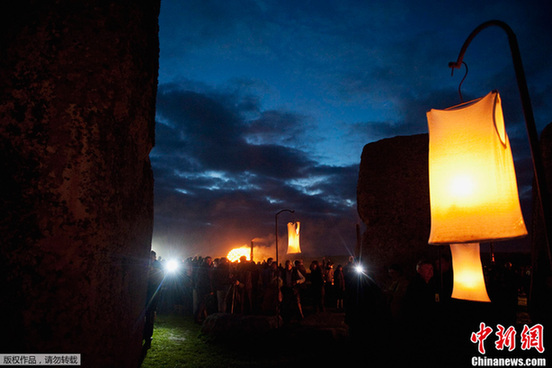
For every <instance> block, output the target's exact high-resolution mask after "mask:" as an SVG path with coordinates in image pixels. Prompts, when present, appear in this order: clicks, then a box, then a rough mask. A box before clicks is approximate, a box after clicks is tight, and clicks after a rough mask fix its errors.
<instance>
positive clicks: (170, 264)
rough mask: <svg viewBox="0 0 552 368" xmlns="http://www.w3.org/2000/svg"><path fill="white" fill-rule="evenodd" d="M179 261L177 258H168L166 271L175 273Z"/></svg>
mask: <svg viewBox="0 0 552 368" xmlns="http://www.w3.org/2000/svg"><path fill="white" fill-rule="evenodd" d="M178 266H179V265H178V261H177V260H176V259H171V260H168V261H167V263H166V264H165V271H167V272H169V273H174V272H176V270H178Z"/></svg>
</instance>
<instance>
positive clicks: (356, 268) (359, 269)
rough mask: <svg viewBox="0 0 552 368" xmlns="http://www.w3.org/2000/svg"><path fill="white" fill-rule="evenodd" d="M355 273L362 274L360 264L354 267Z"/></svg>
mask: <svg viewBox="0 0 552 368" xmlns="http://www.w3.org/2000/svg"><path fill="white" fill-rule="evenodd" d="M355 271H356V273H358V274H362V273H364V267H362V265H360V264H357V265H356V266H355Z"/></svg>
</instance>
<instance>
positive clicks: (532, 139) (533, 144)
mask: <svg viewBox="0 0 552 368" xmlns="http://www.w3.org/2000/svg"><path fill="white" fill-rule="evenodd" d="M491 26H497V27H500V28H502V29H503V30H504V31H505V32H506V34H507V35H508V42H509V44H510V52H511V53H512V61H513V64H514V70H515V73H516V79H517V85H518V90H519V95H520V98H521V106H522V108H523V116H524V117H525V127H526V128H527V135H528V137H529V146H530V148H531V158H532V161H533V173H534V175H535V184H536V186H537V194H538V196H539V200H540V208H541V211H540V214H541V217H542V221H543V224H544V230H545V231H544V233H545V239H546V245H547V251H548V262H549V263H550V266H551V267H552V251H551V249H550V241H551V240H552V228H551V227H550V219H552V211H551V210H550V197H549V195H548V187H547V186H546V177H545V172H544V165H543V163H542V154H541V150H540V146H539V136H538V133H537V127H536V125H535V117H534V115H533V107H532V106H531V98H530V97H529V90H528V88H527V80H526V78H525V71H524V70H523V64H522V62H521V54H520V52H519V45H518V42H517V38H516V35H515V33H514V31H513V30H512V28H510V26H509V25H508V24H506V23H504V22H502V21H500V20H490V21H488V22H485V23H483V24H481V25H480V26H479V27H477V28H476V29H474V30H473V31H472V33H470V35H469V36H468V38H467V39H466V41H465V42H464V45H462V49H461V50H460V54H459V55H458V59H457V60H456V61H451V62H450V63H449V67H450V68H452V71H453V72H454V69H459V68H460V67H461V66H462V60H463V59H464V53H465V52H466V50H467V48H468V46H469V45H470V43H471V41H472V40H473V39H474V38H475V36H477V34H479V32H481V31H482V30H484V29H485V28H488V27H491Z"/></svg>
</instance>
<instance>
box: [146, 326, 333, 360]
mask: <svg viewBox="0 0 552 368" xmlns="http://www.w3.org/2000/svg"><path fill="white" fill-rule="evenodd" d="M280 330H281V331H278V332H277V333H276V334H275V335H273V336H269V337H267V338H266V339H263V340H262V341H251V340H249V341H238V340H236V339H234V340H233V341H222V342H213V341H210V340H209V339H207V338H206V337H205V336H204V335H202V334H201V326H200V325H198V324H196V323H194V321H193V318H192V317H189V316H182V315H158V316H157V319H156V322H155V328H154V332H153V341H152V345H151V348H150V349H149V350H148V352H147V355H146V357H145V359H144V361H143V363H142V368H159V367H168V368H180V367H193V368H202V367H209V368H217V367H229V368H233V367H236V368H238V367H286V368H290V367H297V366H304V367H307V366H309V365H312V364H313V363H314V362H317V363H318V364H320V363H323V362H325V363H328V354H332V351H331V350H329V349H332V350H334V349H335V348H336V346H335V341H333V342H332V341H329V340H328V341H326V342H324V341H322V342H321V341H320V339H314V341H313V339H312V338H309V337H308V336H306V338H305V339H303V338H302V337H299V338H298V337H294V338H289V334H288V332H286V331H285V330H284V329H280ZM314 342H315V343H316V346H315V347H314V348H313V343H314ZM334 351H335V350H334ZM324 366H326V365H324Z"/></svg>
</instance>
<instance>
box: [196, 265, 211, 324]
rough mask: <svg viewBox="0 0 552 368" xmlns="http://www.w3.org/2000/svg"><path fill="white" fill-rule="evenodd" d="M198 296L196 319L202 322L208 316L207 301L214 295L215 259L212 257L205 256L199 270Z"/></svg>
mask: <svg viewBox="0 0 552 368" xmlns="http://www.w3.org/2000/svg"><path fill="white" fill-rule="evenodd" d="M197 271H198V272H197V284H196V290H197V297H198V301H199V305H198V308H197V313H196V315H195V320H196V322H198V323H202V322H203V320H204V319H205V317H207V314H208V311H207V303H208V302H209V298H211V297H212V296H213V295H214V289H213V259H212V258H211V257H205V259H204V260H203V263H202V264H201V266H199V268H198V270H197Z"/></svg>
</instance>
